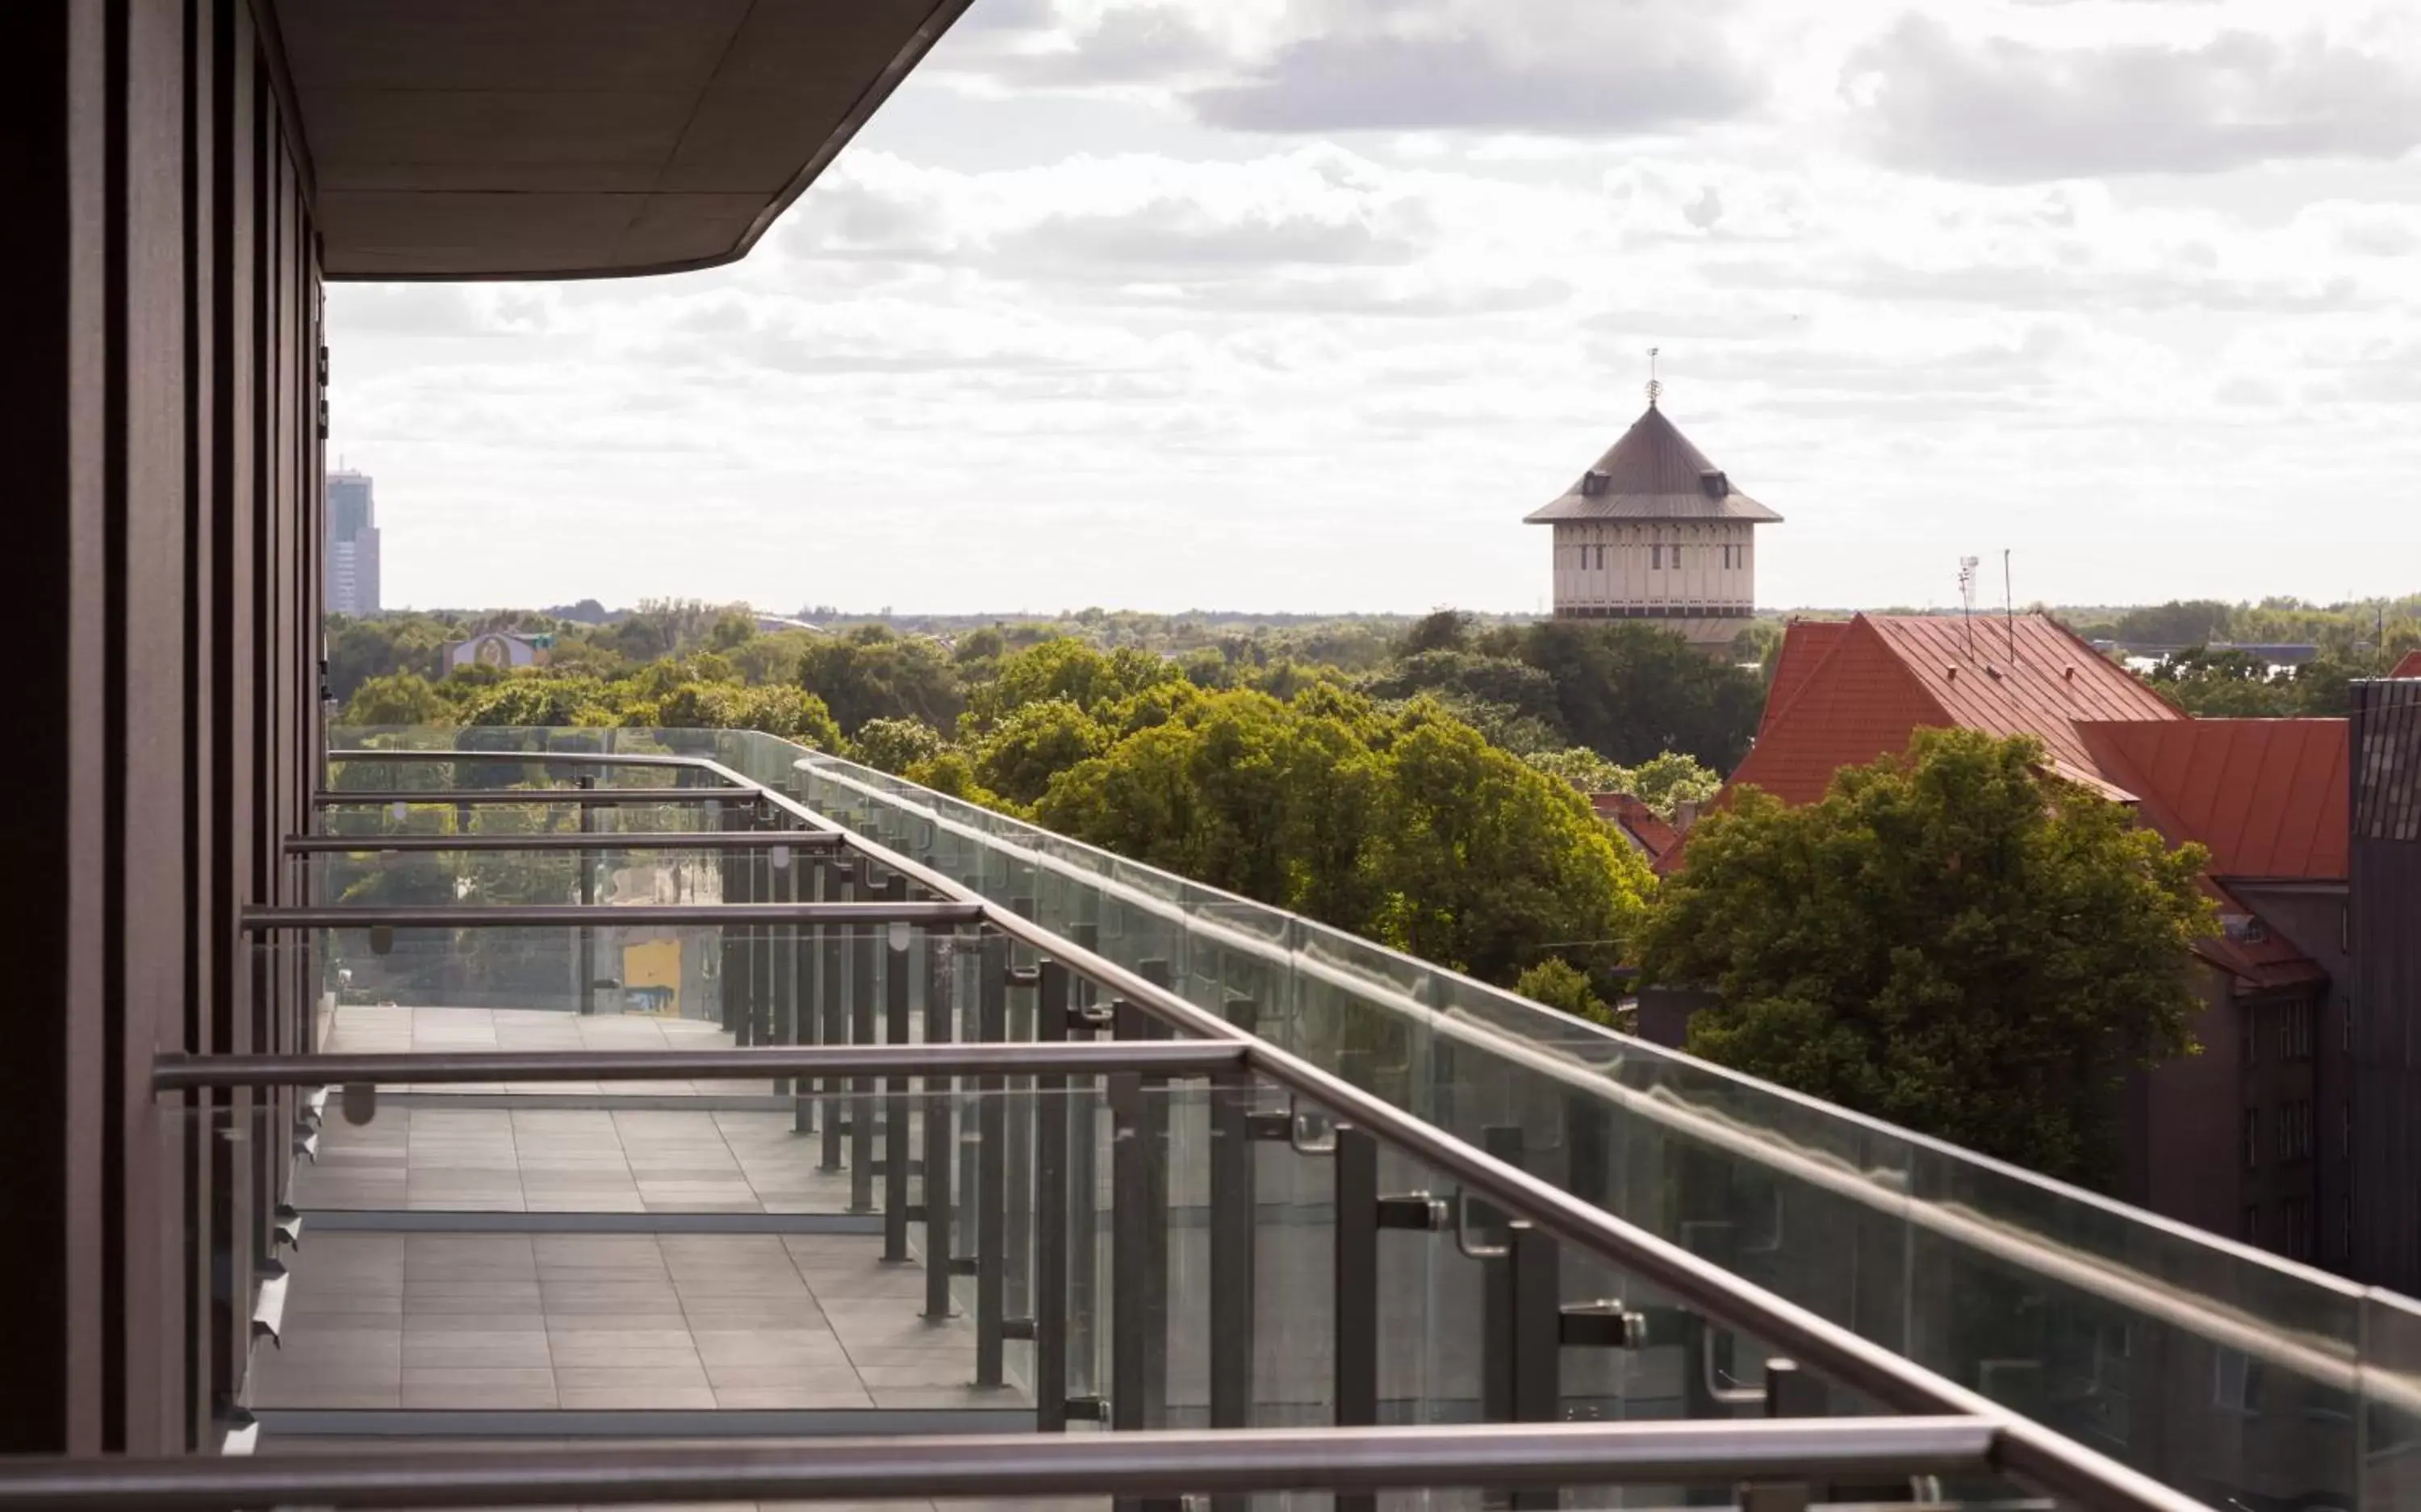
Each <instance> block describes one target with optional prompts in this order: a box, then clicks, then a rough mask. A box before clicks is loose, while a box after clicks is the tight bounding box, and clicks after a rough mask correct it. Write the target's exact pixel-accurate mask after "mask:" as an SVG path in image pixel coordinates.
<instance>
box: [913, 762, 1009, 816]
mask: <svg viewBox="0 0 2421 1512" xmlns="http://www.w3.org/2000/svg"><path fill="white" fill-rule="evenodd" d="M902 775H903V776H905V777H906V778H907V779H908V780H909V781H910V782H913V783H914V784H915V785H916V786H917V787H929V788H931V789H932V790H933V791H935V792H937V793H942V794H945V795H946V796H948V797H951V798H955V799H958V800H959V801H960V802H961V803H979V804H981V805H982V806H984V807H985V808H996V809H999V810H1001V811H1002V812H1004V813H1007V814H1015V813H1016V812H1017V810H1016V807H1015V805H1013V804H1011V803H1009V802H1008V801H1007V799H1004V798H1002V797H1001V796H1000V795H999V794H998V793H995V792H993V791H992V789H991V788H989V787H985V786H984V785H983V784H982V783H980V782H978V781H976V768H975V762H974V761H973V760H972V759H971V758H970V757H969V756H967V754H966V753H965V752H964V751H961V750H960V749H959V748H958V747H957V746H955V745H945V746H944V747H943V748H942V749H940V750H939V751H936V752H934V753H933V754H932V755H931V756H927V757H925V758H924V759H923V760H922V761H918V762H916V763H915V764H914V765H913V766H911V767H909V769H908V770H907V771H906V772H903V773H902Z"/></svg>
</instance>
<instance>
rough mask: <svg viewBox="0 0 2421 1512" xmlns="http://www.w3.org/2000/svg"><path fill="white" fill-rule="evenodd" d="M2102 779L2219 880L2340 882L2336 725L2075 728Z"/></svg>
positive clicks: (2339, 732) (2340, 753) (2341, 790)
mask: <svg viewBox="0 0 2421 1512" xmlns="http://www.w3.org/2000/svg"><path fill="white" fill-rule="evenodd" d="M2078 730H2079V732H2080V733H2081V734H2082V735H2083V736H2084V737H2085V743H2086V745H2087V746H2089V747H2090V748H2091V749H2092V751H2093V753H2094V756H2095V758H2096V760H2097V763H2098V764H2099V765H2100V767H2101V771H2102V772H2103V773H2104V774H2105V775H2106V776H2108V777H2109V778H2110V780H2111V781H2113V782H2115V783H2117V784H2118V785H2119V786H2121V787H2125V788H2127V789H2128V790H2129V791H2131V792H2132V793H2133V794H2134V795H2135V797H2136V799H2137V801H2138V803H2139V805H2140V812H2141V813H2142V815H2143V817H2144V818H2145V820H2146V821H2147V822H2148V823H2149V824H2150V825H2151V826H2152V827H2153V828H2154V829H2156V830H2158V831H2160V832H2161V834H2163V835H2165V836H2167V837H2168V839H2169V841H2170V842H2171V843H2172V844H2175V843H2178V842H2179V841H2185V840H2194V841H2198V842H2200V843H2201V844H2203V845H2205V846H2208V847H2210V874H2211V875H2212V876H2214V877H2222V878H2229V877H2233V878H2242V879H2246V880H2251V879H2255V878H2296V879H2304V880H2334V879H2338V878H2342V877H2344V876H2345V875H2346V845H2347V833H2348V824H2347V817H2346V816H2347V811H2346V804H2347V792H2348V787H2347V772H2346V760H2347V755H2346V752H2347V742H2346V722H2345V721H2344V720H2341V719H2189V720H2145V721H2138V720H2127V721H2112V722H2107V723H2096V724H2086V725H2079V726H2078Z"/></svg>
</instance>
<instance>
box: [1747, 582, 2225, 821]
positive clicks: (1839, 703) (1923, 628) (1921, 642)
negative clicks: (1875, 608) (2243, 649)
mask: <svg viewBox="0 0 2421 1512" xmlns="http://www.w3.org/2000/svg"><path fill="white" fill-rule="evenodd" d="M2012 640H2014V642H2015V644H2016V647H2017V656H2016V657H2015V658H2014V659H2012V658H2011V657H2010V655H2009V647H2010V645H2011V642H2012ZM1793 642H1798V643H1800V644H1798V645H1796V646H1794V645H1793V644H1792V643H1793ZM1971 647H1972V649H1971ZM1786 672H1787V673H1788V674H1789V676H1790V678H1791V680H1790V681H1789V682H1786V681H1785V680H1784V678H1785V674H1786ZM2184 718H2185V715H2184V714H2182V713H2180V712H2179V710H2178V709H2176V708H2174V707H2173V706H2171V705H2170V704H2168V703H2167V702H2165V701H2163V699H2162V698H2161V696H2160V695H2159V694H2155V693H2153V692H2152V691H2151V690H2150V689H2149V688H2147V687H2145V686H2144V685H2143V684H2142V683H2141V682H2138V681H2137V680H2136V679H2135V678H2133V677H2132V676H2130V675H2129V674H2128V673H2127V672H2126V670H2125V669H2123V668H2121V667H2118V666H2116V665H2115V664H2113V663H2112V662H2108V661H2105V660H2104V659H2103V658H2101V656H2099V655H2097V654H2095V652H2094V650H2093V648H2092V647H2089V646H2087V645H2085V643H2084V642H2083V641H2080V640H2078V639H2077V638H2076V637H2075V636H2073V635H2071V634H2070V633H2069V632H2068V631H2067V630H2066V629H2064V628H2062V627H2061V626H2060V625H2059V624H2058V623H2057V622H2055V621H2054V620H2051V619H2049V618H2046V617H2044V616H2040V615H2022V616H2018V617H2017V618H2016V619H2015V620H2014V621H2011V620H2002V619H1994V620H1991V621H1990V622H1987V621H1986V620H1984V619H1980V618H1979V619H1977V620H1976V622H1975V623H1974V624H1973V626H1972V627H1971V626H1970V625H1969V624H1968V623H1967V622H1965V621H1963V620H1960V619H1956V618H1950V617H1945V616H1919V615H1860V616H1857V617H1856V618H1854V619H1851V620H1850V621H1848V622H1847V623H1841V622H1837V621H1835V622H1826V621H1822V620H1797V621H1793V622H1792V623H1791V625H1790V626H1789V628H1788V630H1787V631H1785V633H1784V636H1783V643H1782V654H1781V656H1780V657H1779V658H1777V659H1776V661H1775V664H1774V680H1773V690H1772V691H1771V692H1770V693H1768V694H1767V695H1766V711H1765V720H1764V723H1763V725H1761V726H1760V727H1759V730H1758V733H1757V744H1756V746H1755V747H1754V748H1752V749H1751V750H1750V752H1749V755H1748V759H1747V760H1745V761H1743V762H1742V763H1741V766H1740V769H1739V770H1738V771H1737V772H1733V773H1732V777H1731V780H1732V781H1733V782H1734V783H1755V784H1757V786H1758V787H1763V788H1764V789H1766V790H1767V791H1768V792H1771V793H1773V795H1775V796H1776V797H1778V798H1780V799H1782V800H1783V801H1784V802H1785V803H1814V802H1815V801H1816V800H1817V799H1820V798H1821V797H1823V796H1824V790H1825V788H1826V787H1829V786H1830V785H1831V784H1832V781H1833V773H1834V772H1837V771H1839V770H1840V769H1841V768H1843V767H1851V766H1862V765H1864V764H1865V763H1867V762H1869V761H1872V760H1873V759H1874V758H1875V757H1877V756H1883V755H1885V754H1887V753H1896V752H1899V751H1904V750H1906V749H1908V741H1909V737H1910V736H1911V735H1912V734H1913V733H1914V732H1915V731H1916V730H1918V729H1920V728H1927V727H1948V726H1965V727H1967V728H1971V729H1980V730H1987V731H1990V732H1991V733H1992V734H1994V735H2032V736H2035V737H2037V738H2038V739H2039V740H2042V742H2043V744H2044V746H2045V747H2046V748H2047V749H2048V751H2049V752H2050V755H2051V756H2052V759H2053V761H2054V764H2055V765H2056V766H2057V767H2058V768H2059V770H2060V771H2061V772H2062V774H2063V775H2066V776H2070V777H2072V778H2074V779H2076V780H2078V781H2081V782H2085V783H2087V784H2090V785H2093V786H2095V787H2103V786H2105V785H2103V784H2102V783H2101V780H2100V778H2099V776H2098V774H2097V773H2096V772H2094V770H2093V759H2092V756H2091V753H2089V752H2087V751H2086V750H2085V744H2084V741H2083V740H2082V739H2081V738H2080V737H2079V736H2078V735H2077V733H2076V725H2077V722H2078V721H2080V720H2106V719H2173V720H2182V719H2184Z"/></svg>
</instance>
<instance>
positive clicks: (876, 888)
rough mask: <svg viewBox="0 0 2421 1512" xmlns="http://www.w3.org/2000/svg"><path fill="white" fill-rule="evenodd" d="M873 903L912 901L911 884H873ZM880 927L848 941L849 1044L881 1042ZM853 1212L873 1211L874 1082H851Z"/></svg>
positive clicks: (900, 880)
mask: <svg viewBox="0 0 2421 1512" xmlns="http://www.w3.org/2000/svg"><path fill="white" fill-rule="evenodd" d="M865 894H866V896H867V898H868V899H869V900H875V899H882V898H900V897H905V896H907V894H908V879H906V878H905V877H893V878H890V879H888V880H887V881H883V882H881V883H874V882H873V881H871V879H869V880H868V885H867V888H866V889H865ZM880 931H881V926H879V925H875V926H868V925H863V924H861V925H859V926H857V927H855V928H853V929H852V930H851V932H850V937H849V1042H850V1043H851V1044H852V1045H871V1044H873V1043H875V1042H876V1040H877V1039H878V1038H880V1036H879V1034H878V1033H877V1032H876V1028H875V994H876V992H877V990H878V985H877V983H876V981H875V974H876V970H877V963H878V962H879V961H880V960H881V959H882V952H881V949H880V948H879V947H880V945H881V940H880V938H879V936H880ZM849 1091H850V1098H849V1210H850V1211H851V1212H853V1213H870V1212H872V1211H874V1125H875V1122H876V1120H877V1117H878V1110H877V1109H876V1107H875V1105H874V1078H872V1077H870V1076H857V1077H851V1079H850V1083H849Z"/></svg>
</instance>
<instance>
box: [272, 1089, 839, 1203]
mask: <svg viewBox="0 0 2421 1512" xmlns="http://www.w3.org/2000/svg"><path fill="white" fill-rule="evenodd" d="M793 1122H794V1120H793V1116H792V1115H791V1114H789V1113H788V1112H780V1113H758V1112H748V1111H739V1110H733V1109H728V1108H724V1109H700V1110H699V1111H697V1112H694V1113H693V1112H686V1111H678V1110H665V1109H662V1108H639V1109H632V1108H510V1109H508V1108H461V1109H457V1108H446V1107H436V1106H430V1105H429V1104H428V1103H422V1104H420V1105H417V1106H403V1105H399V1104H395V1103H392V1102H390V1103H387V1104H383V1105H382V1106H381V1107H380V1108H379V1110H378V1114H377V1116H375V1117H374V1118H372V1119H371V1120H370V1121H369V1122H368V1123H367V1124H358V1125H356V1124H349V1123H347V1122H345V1121H344V1118H343V1116H342V1115H340V1114H338V1113H336V1111H335V1110H334V1109H331V1110H330V1113H329V1115H328V1119H327V1122H326V1124H325V1126H324V1127H323V1128H322V1129H321V1130H320V1155H319V1160H318V1161H317V1163H308V1162H306V1163H304V1164H301V1165H299V1166H297V1168H296V1170H295V1174H294V1186H293V1195H292V1197H291V1198H290V1199H289V1200H290V1201H292V1202H293V1204H294V1205H295V1206H296V1207H298V1208H302V1209H303V1210H304V1211H305V1213H306V1214H307V1213H309V1212H312V1211H314V1210H323V1211H324V1210H328V1209H365V1208H367V1209H410V1210H419V1211H429V1210H432V1209H433V1210H439V1211H449V1212H557V1213H580V1212H589V1213H637V1212H657V1213H665V1212H670V1213H733V1212H739V1213H803V1212H823V1213H837V1212H841V1211H843V1210H845V1209H846V1208H848V1206H849V1186H850V1181H849V1174H848V1173H847V1172H845V1171H838V1172H836V1171H821V1170H818V1169H817V1161H818V1158H819V1153H820V1148H821V1141H820V1139H819V1138H818V1137H817V1136H815V1135H811V1134H801V1133H798V1132H796V1131H794V1129H793Z"/></svg>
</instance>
